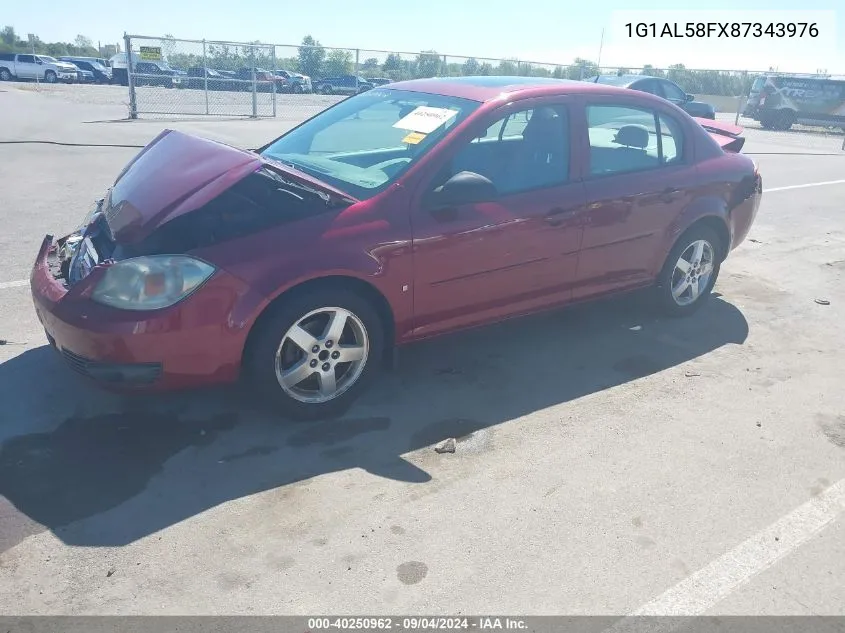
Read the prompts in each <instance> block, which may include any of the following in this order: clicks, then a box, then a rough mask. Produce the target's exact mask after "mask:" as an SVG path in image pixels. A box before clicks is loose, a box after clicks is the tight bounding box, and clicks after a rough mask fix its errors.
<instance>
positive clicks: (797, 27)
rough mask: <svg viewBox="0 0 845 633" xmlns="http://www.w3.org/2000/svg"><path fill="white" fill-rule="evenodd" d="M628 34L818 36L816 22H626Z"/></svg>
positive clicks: (664, 35)
mask: <svg viewBox="0 0 845 633" xmlns="http://www.w3.org/2000/svg"><path fill="white" fill-rule="evenodd" d="M625 28H626V29H627V31H628V37H677V38H696V37H699V38H703V37H728V38H740V37H771V38H782V37H812V38H816V37H818V36H819V27H818V25H817V24H816V23H815V22H769V23H767V24H764V23H762V22H663V23H659V22H628V23H627V24H626V25H625Z"/></svg>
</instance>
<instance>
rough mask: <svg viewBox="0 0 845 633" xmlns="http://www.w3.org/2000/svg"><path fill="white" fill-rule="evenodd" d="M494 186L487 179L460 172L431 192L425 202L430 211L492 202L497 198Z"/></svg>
mask: <svg viewBox="0 0 845 633" xmlns="http://www.w3.org/2000/svg"><path fill="white" fill-rule="evenodd" d="M498 196H499V192H498V190H497V189H496V185H494V184H493V182H492V181H491V180H490V179H489V178H485V177H484V176H482V175H481V174H476V173H475V172H472V171H462V172H459V173H457V174H455V175H454V176H452V177H451V178H449V180H447V181H446V182H445V183H443V184H442V185H440V186H439V187H437V188H436V189H435V190H434V191H432V192H431V193H430V194H429V196H428V200H427V206H428V208H429V209H431V210H435V209H443V208H447V207H457V206H460V205H462V204H476V203H479V202H492V201H493V200H495V199H496V198H498Z"/></svg>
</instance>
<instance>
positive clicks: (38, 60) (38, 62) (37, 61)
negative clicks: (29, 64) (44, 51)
mask: <svg viewBox="0 0 845 633" xmlns="http://www.w3.org/2000/svg"><path fill="white" fill-rule="evenodd" d="M35 63H36V64H38V65H39V66H43V65H44V62H42V61H41V60H40V59H36V60H35Z"/></svg>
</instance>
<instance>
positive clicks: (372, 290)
mask: <svg viewBox="0 0 845 633" xmlns="http://www.w3.org/2000/svg"><path fill="white" fill-rule="evenodd" d="M327 287H328V288H331V287H338V288H343V289H344V290H347V291H348V290H351V291H352V292H354V293H355V294H357V295H359V296H360V297H362V298H364V299H366V300H367V301H368V302H369V303H370V304H371V305H372V306H373V308H375V310H376V313H377V314H378V315H379V318H380V319H381V322H382V325H383V327H384V361H385V363H388V364H389V363H390V362H391V361H392V359H393V343H394V338H395V333H396V322H395V318H394V315H393V309H392V308H391V307H390V303H388V301H387V299H386V298H385V296H384V295H383V294H382V293H381V292H379V290H378V289H376V287H375V286H373V285H372V284H369V283H367V282H366V281H362V280H361V279H358V278H356V277H347V276H345V275H332V276H330V277H320V278H318V279H312V280H309V281H306V282H303V283H301V284H299V285H298V286H294V287H293V288H289V289H288V290H285V291H284V292H283V293H282V294H280V295H279V296H278V297H276V298H275V299H273V301H271V302H270V303H269V304H268V305H267V306H265V308H264V310H262V312H261V314H259V315H258V318H257V319H256V320H255V323H253V324H252V327H251V328H250V330H249V334H248V335H247V339H246V343H245V344H244V349H243V354H242V355H241V363H243V361H244V360H245V359H246V357H247V356H248V354H249V353H250V346H251V344H252V341H253V337H254V335H255V333H256V332H258V331H259V329H260V327H261V324H262V323H263V322H264V320H265V319H266V318H267V317H268V315H270V314H271V313H272V312H273V309H274V308H275V306H278V305H279V304H281V303H282V302H283V301H289V300H290V299H291V297H296V296H301V295H303V294H307V293H308V292H312V291H313V290H316V289H317V288H320V289H324V288H327Z"/></svg>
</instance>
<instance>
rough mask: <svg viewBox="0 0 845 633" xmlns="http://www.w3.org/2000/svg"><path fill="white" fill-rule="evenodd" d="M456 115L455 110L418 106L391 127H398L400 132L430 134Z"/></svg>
mask: <svg viewBox="0 0 845 633" xmlns="http://www.w3.org/2000/svg"><path fill="white" fill-rule="evenodd" d="M456 114H458V111H457V110H450V109H448V108H431V107H429V106H419V107H417V108H416V109H414V111H413V112H411V113H410V114H408V115H407V116H404V117H402V118H401V119H399V120H398V121H397V122H396V123H394V124H393V127H398V128H399V129H400V130H410V131H411V132H421V133H422V134H430V133H431V132H434V130H436V129H437V128H439V127H440V126H441V125H443V124H444V123H446V121H448V120H449V119H451V118H452V117H454V116H455V115H456Z"/></svg>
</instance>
